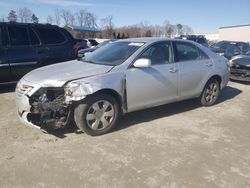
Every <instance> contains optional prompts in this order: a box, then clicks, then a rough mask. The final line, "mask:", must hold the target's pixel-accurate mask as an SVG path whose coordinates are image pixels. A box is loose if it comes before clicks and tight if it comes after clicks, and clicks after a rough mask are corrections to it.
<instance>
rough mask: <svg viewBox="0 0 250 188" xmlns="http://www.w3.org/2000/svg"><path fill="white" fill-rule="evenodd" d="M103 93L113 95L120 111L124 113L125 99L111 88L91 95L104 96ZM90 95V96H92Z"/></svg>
mask: <svg viewBox="0 0 250 188" xmlns="http://www.w3.org/2000/svg"><path fill="white" fill-rule="evenodd" d="M102 93H106V94H109V95H111V96H112V97H114V99H115V100H116V101H117V102H118V104H119V107H120V110H121V111H122V112H123V111H124V110H123V109H124V102H123V98H122V96H121V95H120V94H119V93H118V92H117V91H115V90H113V89H109V88H105V89H100V90H98V91H96V92H95V93H92V94H91V95H92V96H93V95H96V94H102ZM91 95H90V96H91Z"/></svg>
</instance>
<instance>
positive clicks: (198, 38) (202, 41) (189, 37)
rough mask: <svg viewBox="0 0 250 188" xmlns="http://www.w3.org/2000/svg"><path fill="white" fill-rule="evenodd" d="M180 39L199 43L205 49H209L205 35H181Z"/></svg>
mask: <svg viewBox="0 0 250 188" xmlns="http://www.w3.org/2000/svg"><path fill="white" fill-rule="evenodd" d="M177 38H179V39H185V40H191V41H194V42H197V43H199V44H201V45H203V46H205V47H208V41H207V39H206V37H205V36H204V35H181V36H180V37H177Z"/></svg>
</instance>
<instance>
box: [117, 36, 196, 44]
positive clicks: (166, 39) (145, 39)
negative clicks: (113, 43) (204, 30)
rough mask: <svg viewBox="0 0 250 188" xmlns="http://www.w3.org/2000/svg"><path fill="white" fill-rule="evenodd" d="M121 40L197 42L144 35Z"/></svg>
mask: <svg viewBox="0 0 250 188" xmlns="http://www.w3.org/2000/svg"><path fill="white" fill-rule="evenodd" d="M118 41H119V42H122V41H125V42H143V43H154V42H161V41H179V42H188V43H195V42H193V41H189V40H184V39H170V38H154V37H143V38H129V39H122V40H118Z"/></svg>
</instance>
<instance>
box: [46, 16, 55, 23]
mask: <svg viewBox="0 0 250 188" xmlns="http://www.w3.org/2000/svg"><path fill="white" fill-rule="evenodd" d="M53 21H54V20H53V17H52V16H51V15H48V16H47V23H48V24H53Z"/></svg>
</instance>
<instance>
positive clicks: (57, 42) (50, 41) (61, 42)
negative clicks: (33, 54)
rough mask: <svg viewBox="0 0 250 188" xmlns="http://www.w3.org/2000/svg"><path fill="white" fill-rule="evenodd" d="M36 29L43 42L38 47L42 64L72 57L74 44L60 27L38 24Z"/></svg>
mask: <svg viewBox="0 0 250 188" xmlns="http://www.w3.org/2000/svg"><path fill="white" fill-rule="evenodd" d="M34 30H35V32H36V33H37V35H38V36H39V38H40V40H41V43H42V45H41V46H40V47H39V48H38V54H39V56H40V58H41V66H44V65H49V64H53V63H57V62H62V61H66V60H69V59H72V49H73V45H69V44H68V43H67V42H68V39H67V38H66V36H65V35H64V34H63V33H62V32H61V31H60V29H58V28H56V27H45V26H36V27H34Z"/></svg>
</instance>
